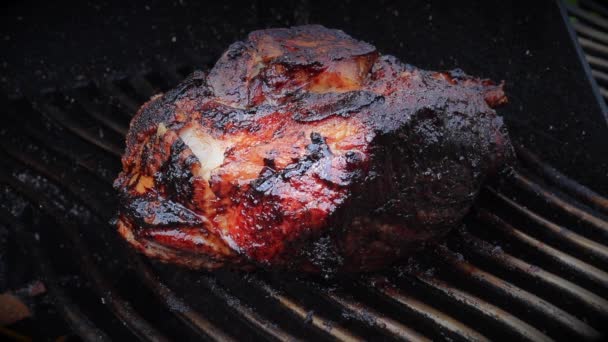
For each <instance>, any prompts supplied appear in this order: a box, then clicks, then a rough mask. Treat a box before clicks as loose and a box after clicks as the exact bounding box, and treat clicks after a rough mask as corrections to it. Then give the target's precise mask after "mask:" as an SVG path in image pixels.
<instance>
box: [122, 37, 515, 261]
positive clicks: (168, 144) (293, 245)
mask: <svg viewBox="0 0 608 342" xmlns="http://www.w3.org/2000/svg"><path fill="white" fill-rule="evenodd" d="M506 101H507V99H506V97H505V95H504V93H503V90H502V85H496V84H495V83H494V82H492V81H489V80H485V79H483V80H482V79H478V78H474V77H470V76H467V75H466V74H464V73H463V72H462V71H460V70H453V71H450V72H433V71H424V70H420V69H418V68H416V67H413V66H411V65H407V64H403V63H401V62H400V61H399V60H397V59H396V58H395V57H393V56H388V55H381V54H379V53H378V51H376V49H375V48H374V46H372V45H370V44H368V43H365V42H361V41H357V40H355V39H353V38H351V37H350V36H348V35H346V34H345V33H344V32H342V31H338V30H330V29H327V28H325V27H322V26H300V27H293V28H289V29H269V30H261V31H255V32H252V33H251V34H249V36H248V38H247V39H246V40H244V41H239V42H236V43H234V44H232V45H231V46H230V47H229V48H228V50H227V51H226V52H225V53H224V54H223V56H222V57H221V58H220V59H219V61H218V62H217V64H216V65H215V67H213V69H212V70H211V71H209V73H205V72H201V71H197V72H194V73H193V74H192V75H191V76H190V77H188V78H187V79H186V80H185V81H184V82H182V83H181V84H180V85H179V86H177V87H176V88H175V89H173V90H171V91H169V92H168V93H166V94H164V95H156V96H154V97H153V98H152V99H150V101H148V102H147V103H145V104H144V105H143V106H142V107H141V109H140V110H139V111H138V113H137V115H136V116H135V117H134V118H133V120H132V122H131V127H130V131H129V134H128V136H127V149H126V152H125V154H124V157H123V158H122V164H123V171H122V172H121V173H120V175H119V176H118V179H117V180H116V181H115V187H116V189H117V190H118V192H119V194H120V196H119V197H120V200H121V210H120V212H119V217H118V221H117V222H118V230H119V232H120V234H121V235H122V236H123V237H124V238H125V239H126V240H127V241H128V242H129V243H130V244H131V245H133V246H134V247H135V248H136V249H138V250H139V251H141V252H142V253H144V254H146V255H148V256H150V257H154V258H158V259H160V260H162V261H165V262H170V263H176V264H181V265H185V266H188V267H191V268H203V269H213V268H217V267H221V266H229V267H236V268H253V267H256V266H271V267H280V268H287V269H292V270H302V271H311V272H319V271H347V272H351V271H367V270H373V269H378V268H380V267H383V266H385V265H387V264H389V263H391V262H394V261H395V260H397V259H399V258H401V257H403V256H405V255H408V254H411V253H412V252H414V251H417V250H419V249H421V248H422V247H423V246H424V245H426V244H428V243H430V242H434V241H436V240H437V239H438V238H440V237H441V236H443V235H445V234H446V233H447V232H448V231H449V230H450V228H452V227H454V226H455V225H456V224H458V222H459V221H460V220H461V219H462V218H463V216H464V215H465V214H466V213H467V210H469V208H470V207H471V204H472V202H473V200H474V198H475V195H476V194H477V192H478V190H479V189H480V186H481V183H482V181H483V180H484V179H485V178H486V177H487V176H489V175H491V174H493V173H495V172H496V171H497V170H499V169H500V168H501V167H502V166H503V165H504V163H505V161H506V160H508V157H509V156H510V154H511V153H512V152H511V151H512V148H511V145H510V143H509V139H508V136H507V132H506V130H505V126H504V125H503V121H502V119H501V118H500V117H498V116H497V115H496V112H495V111H494V110H493V109H492V108H494V107H496V106H498V105H500V104H503V103H506Z"/></svg>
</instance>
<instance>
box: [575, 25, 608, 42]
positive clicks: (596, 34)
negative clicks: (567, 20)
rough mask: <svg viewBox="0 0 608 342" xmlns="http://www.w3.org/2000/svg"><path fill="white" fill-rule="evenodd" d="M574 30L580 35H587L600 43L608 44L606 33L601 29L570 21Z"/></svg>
mask: <svg viewBox="0 0 608 342" xmlns="http://www.w3.org/2000/svg"><path fill="white" fill-rule="evenodd" d="M571 24H572V27H574V30H575V31H576V32H577V33H578V34H581V35H584V36H587V37H589V38H592V39H595V40H597V41H598V42H600V43H604V44H608V34H607V33H604V32H602V31H598V30H596V29H594V28H591V27H589V26H587V25H585V24H583V23H581V22H580V21H575V22H571Z"/></svg>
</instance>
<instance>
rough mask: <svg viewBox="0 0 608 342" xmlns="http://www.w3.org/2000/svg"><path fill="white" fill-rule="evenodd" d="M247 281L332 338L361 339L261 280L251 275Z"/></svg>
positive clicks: (341, 339)
mask: <svg viewBox="0 0 608 342" xmlns="http://www.w3.org/2000/svg"><path fill="white" fill-rule="evenodd" d="M248 281H249V282H250V284H252V285H253V286H255V287H256V288H258V289H260V290H262V291H263V292H264V293H266V294H267V295H268V296H269V297H270V298H272V299H274V300H275V301H276V302H277V303H279V304H280V305H281V306H282V307H283V308H285V309H286V310H288V311H289V312H290V313H291V314H293V315H294V316H295V317H298V318H300V319H301V320H302V321H304V322H309V323H310V325H311V326H313V327H314V328H316V329H317V330H319V331H321V332H323V333H325V334H327V335H329V336H331V337H332V338H335V339H337V340H339V341H363V339H362V338H360V337H358V336H355V335H354V334H352V333H351V332H349V331H348V329H345V328H344V327H342V326H340V325H339V324H338V323H336V322H333V321H331V320H329V319H327V318H325V317H323V316H322V315H319V314H315V313H314V312H313V311H312V310H309V309H307V308H305V307H304V306H302V305H300V304H298V303H297V302H296V301H295V300H293V299H292V298H289V297H288V296H287V295H284V294H282V293H281V292H280V291H279V290H277V289H275V288H273V287H272V286H271V285H269V284H267V283H266V282H264V281H263V280H261V279H259V278H257V277H255V276H253V275H251V276H250V277H248Z"/></svg>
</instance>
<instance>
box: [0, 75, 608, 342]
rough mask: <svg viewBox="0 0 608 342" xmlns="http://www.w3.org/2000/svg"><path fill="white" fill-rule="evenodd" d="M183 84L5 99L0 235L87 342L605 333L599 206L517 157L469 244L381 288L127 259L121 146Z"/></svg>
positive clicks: (606, 293) (603, 212)
mask: <svg viewBox="0 0 608 342" xmlns="http://www.w3.org/2000/svg"><path fill="white" fill-rule="evenodd" d="M189 69H191V68H188V67H184V68H172V69H171V68H170V69H166V70H160V71H157V72H147V73H142V74H140V75H136V76H134V77H125V78H121V79H118V80H113V81H108V82H91V83H90V84H86V85H83V86H80V87H78V88H76V89H74V90H72V91H63V92H59V91H51V92H49V93H47V94H45V95H43V96H40V97H38V98H29V99H26V98H21V99H4V100H3V101H4V102H5V103H3V106H2V108H5V109H6V110H7V111H9V113H8V115H6V118H7V119H6V120H7V121H6V122H5V123H4V127H5V128H2V129H0V164H1V168H0V170H1V171H0V186H1V187H2V191H0V194H1V196H3V198H2V201H0V202H1V203H2V204H1V205H0V206H1V207H0V209H1V210H0V222H1V223H2V224H6V225H8V226H10V227H12V228H13V229H14V230H15V232H16V235H17V237H18V241H19V244H20V246H22V248H24V249H27V250H28V251H29V255H31V258H32V262H33V263H34V264H36V265H37V266H38V270H39V272H40V274H41V276H42V277H43V279H44V281H45V283H46V284H47V286H48V289H49V292H50V294H51V296H53V298H54V300H55V303H56V307H57V309H58V311H59V312H60V313H61V314H62V315H63V317H64V319H65V320H66V321H67V322H68V323H69V324H70V326H71V327H72V328H73V329H74V331H75V333H76V334H78V335H79V336H80V337H82V338H83V339H84V340H87V341H105V340H113V339H121V338H130V339H132V338H134V337H135V338H138V339H140V340H153V341H162V340H174V339H184V340H196V339H201V338H202V339H212V340H235V339H268V340H297V339H330V340H331V339H337V340H363V339H375V338H385V339H406V340H415V341H424V340H430V339H457V340H488V339H505V338H511V339H517V340H534V341H543V340H551V339H564V338H572V339H577V340H580V339H585V340H592V339H599V338H600V337H601V336H602V335H603V334H605V333H606V322H608V273H607V270H608V219H607V218H608V199H606V198H604V197H602V196H600V195H598V194H597V193H594V192H593V191H592V190H590V189H588V188H586V187H584V186H583V185H580V184H578V183H576V182H575V181H574V180H572V179H570V178H568V177H567V176H565V175H563V174H561V173H560V172H559V171H557V170H555V169H553V168H552V167H551V166H549V165H547V164H545V163H543V162H542V160H541V159H540V158H539V157H538V156H536V155H535V154H533V153H532V152H530V151H528V150H527V149H525V148H521V147H520V148H518V155H519V157H520V161H521V163H520V165H521V166H520V167H519V168H518V169H517V170H516V171H514V172H513V174H512V175H511V176H510V177H508V178H507V179H506V180H504V183H503V184H498V185H492V186H489V187H487V188H486V189H484V191H483V193H482V194H481V198H480V201H479V207H477V208H475V210H474V211H473V213H472V215H471V217H470V218H469V219H468V220H467V222H466V229H459V230H457V231H455V232H454V233H453V234H451V236H450V237H449V239H448V240H447V242H446V243H445V244H443V245H441V246H439V247H438V248H437V249H436V250H434V251H430V252H427V253H426V255H422V256H420V258H417V259H416V261H411V262H409V263H408V264H407V265H405V266H402V267H398V268H395V269H392V270H390V271H388V272H386V273H384V274H375V275H365V276H356V277H350V278H347V279H330V280H325V279H310V278H298V276H296V275H281V276H278V275H276V274H272V273H266V272H255V273H250V274H242V273H238V272H230V271H219V272H215V273H206V272H192V271H187V270H181V269H176V268H174V267H170V266H166V265H161V264H158V263H155V262H151V261H149V260H145V259H144V258H142V257H141V256H139V255H136V254H135V253H133V252H132V251H131V250H130V249H128V248H126V246H125V244H124V243H123V242H122V241H121V240H120V238H118V236H117V234H115V232H114V228H113V226H112V225H111V224H109V223H108V220H109V219H110V218H111V217H112V215H113V213H114V210H115V208H114V205H115V204H114V200H113V190H112V188H111V182H112V180H113V177H114V176H115V175H116V174H117V172H118V171H119V169H120V161H119V157H120V155H121V152H122V149H123V147H124V134H125V132H126V130H127V128H128V123H129V119H130V113H134V112H135V110H136V109H137V108H138V107H139V105H140V103H142V101H145V100H146V99H147V98H149V97H150V96H152V95H153V94H154V93H156V92H158V91H162V90H164V89H167V88H169V87H172V86H174V85H175V83H176V82H177V81H178V80H180V79H183V78H184V76H185V75H186V73H187V72H188V71H189ZM6 127H10V129H7V128H6ZM66 277H67V279H68V280H67V281H66V280H65V279H66Z"/></svg>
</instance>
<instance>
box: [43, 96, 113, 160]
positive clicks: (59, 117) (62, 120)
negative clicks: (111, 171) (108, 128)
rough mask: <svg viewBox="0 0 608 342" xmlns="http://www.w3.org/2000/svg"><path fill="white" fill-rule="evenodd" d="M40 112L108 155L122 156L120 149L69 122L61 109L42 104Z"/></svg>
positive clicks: (71, 121) (73, 122)
mask: <svg viewBox="0 0 608 342" xmlns="http://www.w3.org/2000/svg"><path fill="white" fill-rule="evenodd" d="M41 107H42V108H41V110H42V111H43V112H44V113H47V114H48V115H49V116H50V118H52V119H54V120H55V121H56V122H58V123H59V124H60V125H61V126H63V127H65V128H67V129H68V130H69V131H71V132H72V133H74V134H75V135H76V136H78V137H79V138H81V139H83V140H85V141H86V142H89V143H91V144H93V145H95V146H97V147H99V148H101V149H102V150H104V151H106V152H109V153H110V154H112V155H114V156H116V157H120V156H121V155H122V148H121V147H119V146H117V145H114V144H112V143H110V142H108V141H103V140H101V139H99V136H97V135H96V134H93V133H91V132H89V131H88V130H87V129H86V128H84V127H82V126H80V125H79V124H78V123H76V122H75V121H73V120H70V119H69V117H68V116H67V114H66V113H64V112H63V111H62V110H61V109H59V108H57V107H55V106H53V105H50V104H42V105H41Z"/></svg>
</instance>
